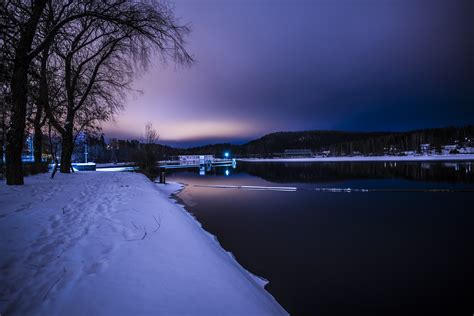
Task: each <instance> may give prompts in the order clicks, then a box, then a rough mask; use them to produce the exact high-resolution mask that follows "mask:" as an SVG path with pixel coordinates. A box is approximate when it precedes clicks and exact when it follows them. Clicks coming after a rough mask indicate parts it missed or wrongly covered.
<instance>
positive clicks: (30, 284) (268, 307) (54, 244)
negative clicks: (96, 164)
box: [0, 172, 287, 315]
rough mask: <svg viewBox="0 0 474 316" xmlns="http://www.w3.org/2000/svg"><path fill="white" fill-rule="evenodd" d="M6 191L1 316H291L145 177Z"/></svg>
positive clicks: (37, 184) (91, 177) (64, 180)
mask: <svg viewBox="0 0 474 316" xmlns="http://www.w3.org/2000/svg"><path fill="white" fill-rule="evenodd" d="M25 180H26V184H25V186H22V187H18V186H6V185H5V184H1V185H0V240H1V244H0V254H1V256H0V269H1V274H0V313H1V314H8V315H25V314H26V315H32V314H34V315H85V314H89V315H90V314H94V315H137V314H139V315H149V314H161V315H182V314H186V315H223V314H225V315H286V314H287V312H286V311H285V310H284V309H283V308H282V307H281V306H280V305H279V304H278V302H277V301H276V300H275V299H274V298H273V297H272V296H271V295H270V294H269V293H268V292H267V291H265V289H264V285H265V283H266V281H265V280H263V279H261V278H259V277H257V276H255V275H253V274H251V273H250V272H249V271H247V270H245V269H244V268H243V267H242V266H241V265H240V264H238V262H237V261H236V260H235V259H234V257H233V256H232V254H231V253H229V252H226V251H225V250H224V249H223V248H222V247H221V246H220V244H219V243H218V241H217V239H216V237H215V236H213V235H211V234H210V233H208V232H206V231H205V230H204V229H203V228H202V226H201V225H200V223H199V222H198V221H197V220H196V219H195V218H193V217H192V215H191V214H190V213H188V212H187V211H186V210H185V209H184V207H183V206H182V205H179V204H178V203H177V202H176V201H175V200H173V199H172V198H171V197H170V195H171V194H172V193H174V192H176V191H177V190H180V189H181V186H180V185H178V184H167V185H159V184H154V183H152V182H150V181H149V180H148V179H146V178H145V176H143V175H141V174H137V173H118V172H107V173H101V172H77V173H75V174H71V175H63V174H60V175H59V176H58V177H56V178H55V179H54V180H51V179H49V177H48V175H47V174H44V175H37V176H32V177H28V178H26V179H25Z"/></svg>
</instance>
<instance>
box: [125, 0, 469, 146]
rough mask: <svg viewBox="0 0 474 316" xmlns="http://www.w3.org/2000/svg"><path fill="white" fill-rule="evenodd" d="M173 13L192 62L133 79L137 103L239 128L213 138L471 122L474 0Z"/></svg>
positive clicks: (347, 1) (282, 4)
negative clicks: (182, 25)
mask: <svg viewBox="0 0 474 316" xmlns="http://www.w3.org/2000/svg"><path fill="white" fill-rule="evenodd" d="M176 12H177V14H178V15H180V16H181V17H182V18H183V20H184V21H190V22H191V25H192V27H193V33H192V34H191V38H190V45H189V48H190V50H191V51H192V52H193V53H194V55H195V57H196V59H197V61H198V63H197V64H196V65H195V66H194V67H193V68H191V69H189V70H180V71H178V72H175V71H173V70H170V69H168V70H165V71H162V72H160V71H159V70H158V69H155V70H154V73H152V74H151V75H150V76H149V77H147V81H146V82H143V81H142V82H141V83H139V84H142V85H143V87H144V90H145V92H146V93H147V94H149V93H151V95H152V99H151V100H150V99H148V100H147V101H146V99H145V101H143V99H142V101H140V99H138V100H136V101H135V103H136V104H140V106H141V107H143V108H142V111H144V110H145V109H149V112H147V113H151V114H153V115H155V116H156V117H157V120H158V121H159V122H163V121H164V120H166V121H167V122H168V123H170V126H172V124H171V122H176V125H177V126H179V122H180V121H184V122H185V121H186V120H191V119H192V120H205V121H206V122H210V121H212V120H214V121H223V120H224V121H229V122H234V123H235V124H239V123H242V131H241V132H240V133H239V132H238V131H237V132H235V131H236V129H235V128H234V129H233V130H232V131H233V132H232V135H230V134H229V133H227V134H225V133H224V132H222V131H220V130H218V129H216V130H215V136H214V137H209V136H208V135H207V134H206V137H209V138H210V139H211V138H212V140H213V141H215V140H218V139H219V137H221V139H223V140H224V139H225V140H229V139H230V140H232V139H236V140H237V139H238V140H242V139H245V138H250V137H255V136H259V135H260V134H262V133H266V132H271V131H275V130H303V129H328V128H331V129H345V130H399V129H411V128H420V127H430V126H444V125H450V124H466V123H474V122H473V121H472V118H473V117H474V25H473V23H474V22H473V21H474V1H470V0H469V1H467V0H458V1H456V0H446V1H437V0H433V1H421V0H365V1H362V0H360V1H358V0H327V1H318V0H315V1H298V0H288V1H282V0H275V1H245V0H241V1H237V0H235V1H226V0H221V1H191V0H189V1H186V0H180V1H176ZM155 72H156V73H155ZM152 100H155V101H156V102H158V103H159V104H158V107H156V104H153V105H151V104H150V103H156V102H153V101H152ZM140 102H141V103H142V104H141V103H140ZM152 107H153V109H152ZM134 114H135V112H134V110H128V111H127V112H126V116H128V117H132V118H133V117H134ZM123 119H125V118H123ZM119 121H120V120H119ZM250 125H252V126H255V128H249V126H250ZM169 132H170V133H169V135H171V136H169V137H168V138H170V139H173V136H172V134H173V133H172V132H171V131H169ZM199 134H200V131H199V130H196V131H195V132H194V135H189V137H184V138H183V136H180V137H181V139H176V138H174V139H173V140H174V141H179V140H183V141H185V140H186V139H188V140H190V139H196V138H200V135H199ZM234 134H235V135H234ZM201 141H202V140H201Z"/></svg>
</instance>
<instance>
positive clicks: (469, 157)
mask: <svg viewBox="0 0 474 316" xmlns="http://www.w3.org/2000/svg"><path fill="white" fill-rule="evenodd" d="M238 160H239V161H244V162H346V161H347V162H350V161H354V162H357V161H474V154H453V155H437V156H435V155H434V156H353V157H314V158H268V159H267V158H263V159H258V158H249V159H238Z"/></svg>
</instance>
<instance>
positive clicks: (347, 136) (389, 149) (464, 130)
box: [75, 125, 474, 162]
mask: <svg viewBox="0 0 474 316" xmlns="http://www.w3.org/2000/svg"><path fill="white" fill-rule="evenodd" d="M422 144H429V148H430V149H431V150H432V151H434V152H439V153H440V152H441V149H442V147H443V146H445V145H456V146H457V147H459V148H461V147H474V126H473V125H469V126H464V127H446V128H431V129H420V130H414V131H408V132H344V131H302V132H277V133H271V134H267V135H265V136H263V137H261V138H259V139H256V140H253V141H250V142H248V143H246V144H242V145H234V144H228V143H224V144H213V145H206V146H200V147H193V148H174V147H170V146H165V145H160V144H155V145H153V146H155V149H156V151H157V152H158V153H159V157H160V159H172V158H173V157H175V156H177V155H186V154H188V155H191V154H212V155H214V156H216V157H222V156H223V154H224V152H230V153H231V155H232V157H273V156H274V155H275V154H278V153H282V152H284V151H285V150H291V149H308V150H311V151H312V152H313V153H314V154H315V155H321V154H323V153H324V154H327V155H330V156H346V155H384V154H389V155H403V154H406V153H408V152H412V153H421V150H422V149H421V148H422V146H421V145H422ZM140 146H142V144H140V142H139V141H137V140H132V141H126V140H111V141H110V142H109V144H106V142H105V140H104V138H103V137H101V138H98V139H89V140H88V147H89V157H90V159H91V160H92V161H97V162H108V161H134V159H135V158H134V156H135V155H136V153H137V152H138V150H139V148H140ZM425 147H426V146H425ZM82 152H83V145H80V144H78V145H77V146H76V152H75V153H76V155H75V156H76V160H80V159H81V158H80V157H81V156H82V155H81V153H82Z"/></svg>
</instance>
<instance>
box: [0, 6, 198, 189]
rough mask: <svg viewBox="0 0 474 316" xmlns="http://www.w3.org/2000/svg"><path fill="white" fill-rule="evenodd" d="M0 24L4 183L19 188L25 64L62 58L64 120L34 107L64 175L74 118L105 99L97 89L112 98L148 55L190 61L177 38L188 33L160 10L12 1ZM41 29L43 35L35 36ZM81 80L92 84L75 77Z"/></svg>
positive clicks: (26, 85)
mask: <svg viewBox="0 0 474 316" xmlns="http://www.w3.org/2000/svg"><path fill="white" fill-rule="evenodd" d="M0 23H1V26H2V32H1V33H0V34H1V41H2V55H8V56H11V57H10V60H9V62H8V63H10V64H11V67H9V68H8V69H9V72H10V74H11V75H10V78H11V79H10V82H9V87H8V88H9V89H8V90H9V93H10V96H11V104H10V114H9V129H8V132H7V146H6V147H7V148H6V150H7V159H6V160H7V163H6V165H7V171H6V178H7V184H23V174H22V163H21V153H22V149H23V139H24V135H25V125H26V114H27V103H28V89H29V82H28V75H29V73H30V66H31V63H32V61H33V59H35V58H36V57H37V56H39V55H40V54H41V53H42V52H43V51H46V52H47V53H46V55H47V56H49V55H50V52H51V53H53V51H52V50H50V49H52V48H54V53H55V54H56V55H57V56H59V57H63V58H62V64H61V65H62V66H63V73H62V74H59V76H62V79H63V82H64V90H63V97H64V100H66V101H67V102H66V103H65V104H64V105H62V106H64V107H65V110H64V109H63V110H62V111H60V115H59V116H61V117H64V118H65V121H64V123H65V124H60V123H59V122H57V116H58V115H57V113H54V114H56V115H55V116H53V111H52V108H51V105H49V106H48V105H47V104H42V105H43V106H46V107H45V108H44V110H45V111H46V113H47V115H48V119H50V120H52V122H51V123H52V125H53V126H54V127H55V128H56V129H58V131H59V132H60V133H61V135H62V137H63V146H65V148H63V153H65V154H63V156H62V159H64V161H63V162H62V167H61V171H62V172H68V171H69V169H68V170H67V171H66V169H65V168H68V167H69V166H70V160H71V159H70V154H72V150H73V137H74V136H73V131H74V124H75V121H74V120H75V118H76V114H77V112H79V111H81V110H82V109H84V108H86V107H91V106H92V105H94V106H96V110H97V105H98V103H100V102H99V101H97V100H98V99H102V100H103V99H104V98H105V96H106V95H107V94H108V95H109V96H110V92H107V91H106V89H104V88H102V89H101V88H100V87H101V86H102V87H105V86H107V85H108V86H109V87H110V88H111V90H114V93H116V92H117V91H119V90H120V89H119V88H121V89H124V88H126V87H127V84H129V81H127V79H129V78H130V76H129V74H130V72H131V71H132V72H133V70H137V69H144V68H146V66H147V65H148V61H149V58H150V56H151V55H152V53H153V52H154V51H158V52H159V53H161V55H162V56H163V57H172V58H173V59H174V60H175V61H176V62H179V63H188V62H191V60H192V58H191V57H190V56H189V54H188V53H187V52H186V50H185V49H184V36H185V35H186V33H187V32H188V31H189V29H188V28H187V27H186V26H181V25H179V24H178V23H177V20H176V18H175V17H174V14H173V12H172V11H171V10H170V9H169V8H168V7H167V6H166V5H164V4H158V3H154V2H151V1H147V2H137V1H126V0H115V1H113V0H111V1H98V0H90V1H79V0H77V1H73V0H69V1H55V0H35V1H21V0H12V1H8V2H2V3H1V4H0ZM42 26H45V28H46V29H47V31H46V32H38V30H39V29H40V28H41V27H42ZM62 44H64V45H62ZM61 54H62V55H61ZM48 59H49V58H48ZM54 62H57V59H54ZM114 62H118V67H117V68H113V67H112V66H110V67H108V70H113V74H112V75H111V76H109V77H107V76H106V75H105V73H104V72H102V75H101V71H104V69H105V68H107V67H105V65H107V64H110V65H112V63H114ZM48 64H49V61H48ZM124 66H127V67H124ZM128 66H133V67H130V68H129V67H128ZM84 73H86V76H88V78H87V79H88V80H92V82H91V81H87V80H85V79H80V78H79V77H81V78H82V76H83V75H84ZM99 83H100V84H99ZM114 86H115V89H114ZM40 93H41V92H40ZM114 96H115V94H114ZM116 100H118V98H116ZM112 108H113V106H112ZM95 113H96V111H95V110H90V109H89V110H88V111H87V114H82V117H85V119H86V120H92V121H93V120H94V119H93V118H92V116H91V115H92V114H95ZM106 116H107V115H106ZM53 117H54V118H55V119H56V122H54V121H53ZM103 117H104V116H103V115H102V117H101V118H103ZM101 118H99V119H101Z"/></svg>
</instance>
